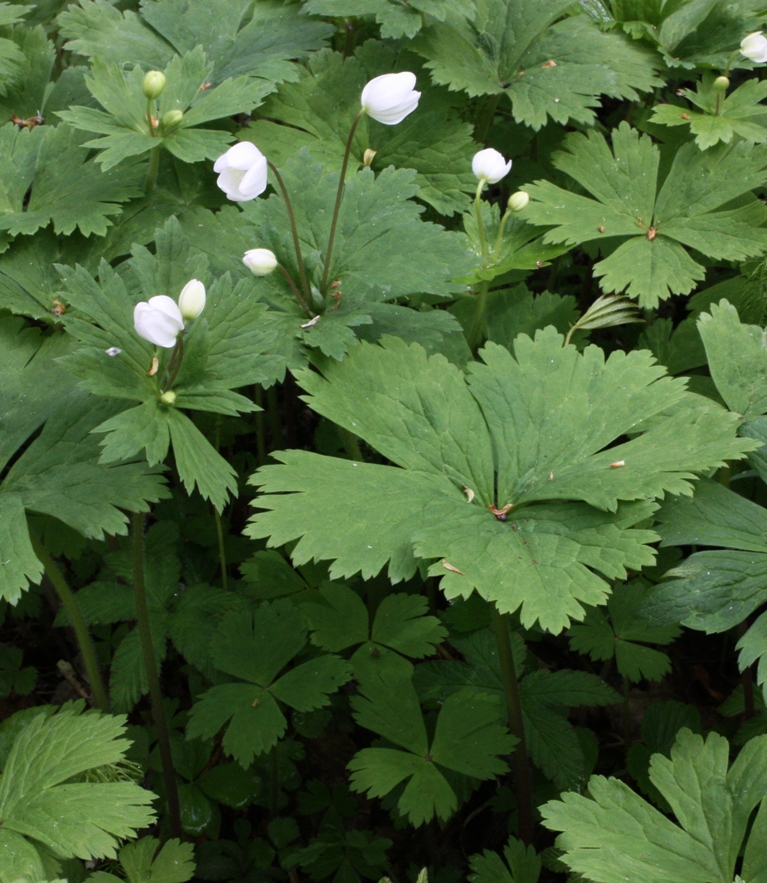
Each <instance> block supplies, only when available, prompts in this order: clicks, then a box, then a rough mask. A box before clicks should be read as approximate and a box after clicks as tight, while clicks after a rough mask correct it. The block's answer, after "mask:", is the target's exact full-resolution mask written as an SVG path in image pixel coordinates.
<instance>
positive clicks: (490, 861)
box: [469, 837, 541, 883]
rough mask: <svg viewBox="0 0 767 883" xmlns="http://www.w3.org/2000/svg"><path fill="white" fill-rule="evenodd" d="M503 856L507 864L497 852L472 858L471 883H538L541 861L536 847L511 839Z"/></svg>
mask: <svg viewBox="0 0 767 883" xmlns="http://www.w3.org/2000/svg"><path fill="white" fill-rule="evenodd" d="M503 856H504V858H505V859H506V862H505V863H504V861H503V859H502V858H501V856H500V855H499V854H498V853H497V852H491V851H490V850H489V849H486V850H485V851H484V852H483V853H482V855H473V856H471V858H470V859H469V867H470V868H471V874H470V875H469V883H538V878H539V877H540V875H541V859H540V857H539V856H538V855H537V853H536V851H535V849H534V847H532V846H525V844H524V843H523V842H522V841H521V840H517V838H516V837H509V840H508V843H507V844H506V846H505V847H504V850H503ZM507 866H508V867H507Z"/></svg>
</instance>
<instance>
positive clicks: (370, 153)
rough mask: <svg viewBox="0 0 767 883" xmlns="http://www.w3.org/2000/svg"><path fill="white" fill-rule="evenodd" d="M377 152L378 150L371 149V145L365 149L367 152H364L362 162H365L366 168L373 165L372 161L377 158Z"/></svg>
mask: <svg viewBox="0 0 767 883" xmlns="http://www.w3.org/2000/svg"><path fill="white" fill-rule="evenodd" d="M376 153H378V151H377V150H371V149H370V148H369V147H368V149H367V150H366V151H365V153H364V154H363V156H362V164H363V165H364V166H365V167H366V168H368V167H369V166H370V165H371V163H372V162H373V160H374V159H375V155H376Z"/></svg>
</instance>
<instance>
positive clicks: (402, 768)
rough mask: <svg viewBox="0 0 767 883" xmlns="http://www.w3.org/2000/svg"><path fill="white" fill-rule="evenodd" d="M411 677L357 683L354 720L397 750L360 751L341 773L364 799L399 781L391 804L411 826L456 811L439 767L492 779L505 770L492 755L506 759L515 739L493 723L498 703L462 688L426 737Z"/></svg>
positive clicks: (399, 675)
mask: <svg viewBox="0 0 767 883" xmlns="http://www.w3.org/2000/svg"><path fill="white" fill-rule="evenodd" d="M411 678H412V673H411V672H408V671H402V672H397V673H394V672H386V674H385V676H384V675H383V673H381V674H380V675H371V676H369V677H366V678H365V680H364V681H363V682H362V684H361V685H360V693H361V695H359V696H356V697H355V698H354V699H352V705H353V708H354V711H355V717H356V719H357V722H358V723H359V724H360V725H361V726H363V727H365V728H366V729H369V730H373V732H375V733H378V734H379V735H381V736H383V737H384V739H386V740H387V741H388V742H389V743H391V744H393V745H396V746H398V748H363V749H362V751H358V752H357V754H356V755H355V756H354V757H353V758H352V760H351V761H350V763H349V765H348V768H349V769H350V770H352V777H351V781H352V787H353V788H354V789H355V790H356V791H367V792H368V794H369V796H371V797H383V796H385V795H387V794H389V793H390V792H391V791H392V790H393V789H394V788H396V787H397V785H399V784H400V783H402V782H406V783H407V784H406V785H405V789H404V791H403V792H402V793H401V794H400V796H399V799H398V802H397V806H398V809H399V811H400V813H401V814H402V815H404V816H407V817H408V819H409V821H410V823H411V824H413V825H415V826H416V827H418V826H420V825H422V824H423V823H424V822H428V821H430V820H431V819H432V818H434V816H435V815H436V816H438V817H439V818H440V819H443V820H444V819H447V818H448V817H449V816H450V815H451V814H452V813H453V812H454V811H455V810H456V809H457V807H458V798H457V796H456V794H455V792H454V791H453V788H452V787H451V785H450V784H449V782H448V780H447V779H446V778H445V776H444V775H443V773H442V772H441V770H440V767H443V768H445V769H448V770H452V771H454V772H457V773H462V774H463V775H465V776H471V777H473V778H475V779H492V778H494V777H495V776H496V775H498V774H501V773H504V772H505V771H506V770H507V769H508V767H507V766H506V763H505V762H504V761H502V760H500V758H499V757H498V755H504V754H509V753H510V752H511V751H512V750H513V748H514V745H515V744H516V739H515V738H514V737H513V736H510V735H508V734H507V733H506V732H505V729H504V727H502V726H501V725H500V724H499V723H498V718H499V717H500V714H501V703H500V702H499V701H498V700H497V699H496V698H495V697H492V696H488V695H487V694H483V693H482V692H481V691H479V690H476V689H472V688H470V687H469V688H465V689H462V690H459V691H458V692H456V693H454V694H453V695H452V696H450V697H448V698H447V699H446V700H445V702H444V704H443V706H442V709H441V711H440V713H439V717H438V718H437V724H436V727H435V730H434V736H433V737H432V739H431V740H430V739H429V736H428V734H427V731H426V724H425V722H424V719H423V715H422V713H421V709H420V706H419V704H418V697H417V695H416V692H415V689H414V688H413V685H412V680H411ZM398 749H404V750H398Z"/></svg>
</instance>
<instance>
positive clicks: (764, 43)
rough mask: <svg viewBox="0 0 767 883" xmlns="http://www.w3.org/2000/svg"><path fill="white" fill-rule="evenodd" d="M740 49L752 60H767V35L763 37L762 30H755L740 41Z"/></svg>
mask: <svg viewBox="0 0 767 883" xmlns="http://www.w3.org/2000/svg"><path fill="white" fill-rule="evenodd" d="M740 51H741V53H742V54H743V55H745V56H746V58H749V59H751V61H757V62H759V63H761V62H764V61H767V37H763V36H762V32H761V31H754V33H753V34H749V35H748V36H747V37H744V38H743V39H742V40H741V41H740Z"/></svg>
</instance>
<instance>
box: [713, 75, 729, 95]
mask: <svg viewBox="0 0 767 883" xmlns="http://www.w3.org/2000/svg"><path fill="white" fill-rule="evenodd" d="M729 88H730V81H729V79H728V78H727V77H717V78H716V79H715V80H714V89H715V90H716V91H717V92H726V91H727V90H728V89H729Z"/></svg>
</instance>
